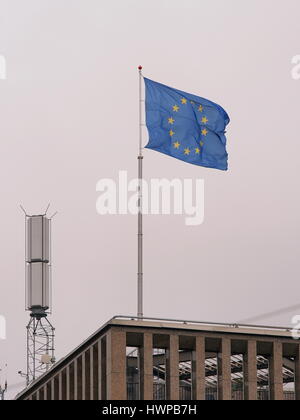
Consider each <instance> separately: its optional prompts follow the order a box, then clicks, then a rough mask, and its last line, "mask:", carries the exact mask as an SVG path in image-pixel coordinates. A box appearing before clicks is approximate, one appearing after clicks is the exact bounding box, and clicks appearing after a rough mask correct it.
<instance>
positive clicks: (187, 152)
mask: <svg viewBox="0 0 300 420" xmlns="http://www.w3.org/2000/svg"><path fill="white" fill-rule="evenodd" d="M190 153H191V151H190V149H189V148H188V147H187V148H186V149H184V154H185V155H189V154H190Z"/></svg>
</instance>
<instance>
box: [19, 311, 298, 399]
mask: <svg viewBox="0 0 300 420" xmlns="http://www.w3.org/2000/svg"><path fill="white" fill-rule="evenodd" d="M17 399H19V400H139V399H141V400H153V399H155V400H159V399H161V400H190V399H195V400H204V399H215V400H217V399H219V400H230V399H234V400H241V399H245V400H255V399H270V400H282V399H300V342H299V341H298V340H295V339H293V337H292V331H291V330H290V329H287V328H277V327H264V326H251V325H233V324H222V323H220V324H217V323H205V322H194V321H181V320H168V319H154V318H151V319H150V318H143V319H139V318H135V317H124V316H116V317H114V318H112V319H111V320H110V321H108V322H107V323H106V324H105V325H103V326H102V327H101V328H100V329H99V330H98V331H96V332H95V333H94V334H93V335H92V336H90V337H89V338H88V339H87V340H86V341H85V342H83V343H82V344H81V345H80V346H79V347H77V348H76V349H74V350H73V351H72V352H71V353H70V354H68V355H67V356H66V357H64V358H63V359H61V360H60V361H59V362H57V363H56V364H55V365H54V366H53V367H52V368H51V370H49V371H48V372H46V373H45V374H44V375H42V376H41V377H40V378H38V379H37V380H35V381H34V382H33V383H31V384H30V386H29V387H27V388H26V389H25V390H24V391H22V392H21V393H20V394H19V395H18V396H17Z"/></svg>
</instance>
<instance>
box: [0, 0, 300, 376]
mask: <svg viewBox="0 0 300 420" xmlns="http://www.w3.org/2000/svg"><path fill="white" fill-rule="evenodd" d="M299 14H300V3H299V0H287V1H285V2H284V3H283V2H281V1H279V0H251V1H250V0H243V1H240V0H210V1H204V0H185V1H179V0H151V1H150V0H139V1H138V0H110V1H102V0H63V1H62V0H59V1H58V0H27V1H26V2H25V1H22V0H0V54H2V55H4V56H5V58H6V61H7V79H6V80H0V92H1V94H0V117H1V125H0V136H1V143H0V144H1V155H0V156H1V165H0V180H1V181H0V182H1V184H0V185H1V218H0V224H1V227H0V232H1V237H0V253H1V255H2V258H1V291H0V314H2V315H4V316H5V317H6V319H7V340H6V341H0V365H1V364H4V363H8V365H9V382H10V383H13V382H18V381H19V380H20V379H19V378H18V375H17V374H16V372H17V371H18V370H20V369H23V370H25V355H26V341H25V334H26V330H25V325H26V323H27V322H28V318H29V317H28V313H25V312H24V219H23V215H22V213H21V212H20V210H19V208H18V206H19V203H22V204H23V205H24V206H25V208H26V209H27V210H28V212H31V213H39V212H41V210H43V209H45V207H46V205H47V203H48V202H49V201H51V203H52V210H53V212H54V211H55V210H58V211H59V215H58V216H57V217H56V218H55V220H54V223H53V312H54V313H53V316H52V318H51V319H52V321H53V324H54V326H55V327H56V347H57V352H56V353H57V357H58V358H60V357H62V356H63V355H65V354H66V352H68V351H70V350H71V349H72V348H73V347H74V346H76V345H78V344H79V343H80V342H81V341H82V340H83V339H85V338H86V337H87V336H88V335H89V334H90V333H92V332H93V331H94V330H95V329H97V328H98V327H100V325H101V324H102V323H103V322H104V321H107V320H108V319H109V318H110V317H112V316H113V315H115V314H135V313H136V271H137V268H136V218H135V217H134V216H130V215H128V216H104V217H102V216H99V215H97V213H96V207H95V206H96V199H97V193H96V190H95V189H96V183H97V181H98V180H99V179H101V178H117V175H118V171H119V170H121V169H123V170H128V172H129V176H131V177H135V176H136V166H137V160H136V154H137V145H138V78H137V71H136V67H137V65H139V64H142V65H143V66H144V75H145V76H147V77H149V78H151V79H153V80H157V81H159V82H162V83H165V84H168V85H170V86H174V87H176V88H178V89H181V90H185V91H187V92H191V93H195V94H197V95H200V96H203V97H206V98H208V99H210V100H213V101H215V102H217V103H219V104H220V105H222V106H223V107H224V108H225V109H226V111H227V112H228V113H229V115H230V117H231V124H230V126H229V127H228V133H227V135H228V152H229V158H230V160H229V164H230V170H229V171H228V172H227V173H223V172H219V171H215V170H209V169H205V168H200V167H196V166H193V165H188V164H186V163H184V162H180V161H178V160H175V159H171V158H169V157H166V156H164V155H161V154H158V153H155V152H152V151H149V150H146V151H145V159H144V165H145V177H146V179H150V178H151V177H156V178H160V177H161V178H162V177H165V178H169V179H173V178H180V179H183V178H194V179H195V178H203V179H204V180H205V185H206V191H205V200H206V201H205V222H204V224H203V225H201V226H198V227H187V226H185V224H184V220H183V217H181V216H156V217H155V216H148V217H146V219H145V267H144V269H145V315H148V316H155V317H168V318H183V319H195V320H205V321H222V322H233V321H237V320H240V319H244V318H249V317H252V316H255V315H256V314H260V313H264V312H271V311H273V310H276V309H277V308H282V307H285V306H289V305H295V304H297V303H298V302H300V298H299V292H300V291H299V227H300V223H299V213H300V201H299V174H298V169H299V155H300V145H299V99H300V80H299V81H296V80H293V79H292V77H291V70H292V64H291V60H292V57H293V56H295V55H297V54H300V44H299V39H300V29H299ZM146 142H147V133H146V131H145V132H144V143H146ZM299 311H300V308H299ZM293 314H294V313H292V314H288V313H286V314H281V315H280V316H279V317H273V318H271V319H264V320H262V322H263V323H267V324H272V323H273V324H284V325H290V319H291V316H292V315H293Z"/></svg>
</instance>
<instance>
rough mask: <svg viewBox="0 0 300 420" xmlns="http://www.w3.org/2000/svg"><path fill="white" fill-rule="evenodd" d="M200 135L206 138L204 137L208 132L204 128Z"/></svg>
mask: <svg viewBox="0 0 300 420" xmlns="http://www.w3.org/2000/svg"><path fill="white" fill-rule="evenodd" d="M201 133H202V135H203V136H206V135H207V134H208V131H207V130H206V128H204V129H203V130H202V131H201Z"/></svg>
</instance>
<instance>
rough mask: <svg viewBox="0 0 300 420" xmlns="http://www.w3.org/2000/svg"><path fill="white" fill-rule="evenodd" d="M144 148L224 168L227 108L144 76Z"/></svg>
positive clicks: (197, 163)
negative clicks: (146, 139) (145, 142)
mask: <svg viewBox="0 0 300 420" xmlns="http://www.w3.org/2000/svg"><path fill="white" fill-rule="evenodd" d="M144 80H145V85H146V125H147V128H148V132H149V143H148V144H147V146H146V148H148V149H152V150H156V151H157V152H161V153H164V154H166V155H169V156H172V157H175V158H177V159H180V160H183V161H185V162H188V163H192V164H194V165H198V166H205V167H207V168H215V169H221V170H224V171H226V170H227V169H228V163H227V161H228V155H227V152H226V137H225V129H226V126H227V124H228V123H229V121H230V119H229V116H228V115H227V113H226V111H225V110H224V109H223V108H222V107H221V106H220V105H217V104H215V103H213V102H211V101H208V100H207V99H203V98H200V97H199V96H195V95H192V94H190V93H186V92H182V91H180V90H177V89H173V88H170V87H168V86H165V85H162V84H161V83H157V82H154V81H153V80H149V79H146V78H145V79H144Z"/></svg>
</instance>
